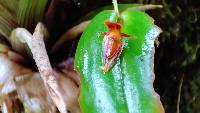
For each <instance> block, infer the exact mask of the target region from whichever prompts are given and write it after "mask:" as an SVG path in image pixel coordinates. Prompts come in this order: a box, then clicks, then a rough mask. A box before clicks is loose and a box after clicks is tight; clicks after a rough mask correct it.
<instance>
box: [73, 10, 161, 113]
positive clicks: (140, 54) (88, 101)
mask: <svg viewBox="0 0 200 113" xmlns="http://www.w3.org/2000/svg"><path fill="white" fill-rule="evenodd" d="M121 19H122V32H123V33H126V34H129V35H132V36H136V38H132V39H128V38H127V39H125V40H124V42H125V46H124V49H123V51H122V54H121V56H120V57H119V59H118V60H117V61H116V64H115V65H114V66H113V67H112V68H111V69H110V70H109V71H108V72H106V73H104V72H103V71H102V69H101V66H102V43H103V37H102V36H101V37H98V36H97V34H98V33H101V32H104V31H107V27H106V26H105V25H104V21H105V20H109V21H113V22H116V21H117V15H116V14H115V13H114V11H111V10H107V11H102V12H101V13H99V14H98V15H97V16H95V17H94V18H93V19H92V21H91V23H90V24H89V25H88V27H87V28H86V29H85V31H84V33H83V35H82V36H81V39H80V41H79V44H78V47H77V51H76V56H75V67H76V69H77V70H78V71H79V73H80V75H81V89H80V106H81V110H82V112H83V113H163V112H164V110H163V107H162V104H161V102H160V99H159V96H158V95H157V94H156V93H155V91H154V89H153V80H154V72H153V58H154V40H155V38H156V37H157V36H158V35H159V34H160V32H161V30H160V29H159V28H158V27H157V26H156V25H154V23H153V19H152V18H151V17H149V16H148V15H147V14H146V13H144V12H141V11H136V10H125V11H124V12H122V13H121Z"/></svg>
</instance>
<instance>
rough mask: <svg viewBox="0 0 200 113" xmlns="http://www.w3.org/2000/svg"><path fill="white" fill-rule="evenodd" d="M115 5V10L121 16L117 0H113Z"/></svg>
mask: <svg viewBox="0 0 200 113" xmlns="http://www.w3.org/2000/svg"><path fill="white" fill-rule="evenodd" d="M113 6H114V10H115V12H116V13H117V16H118V17H119V16H120V15H119V9H118V4H117V0H113Z"/></svg>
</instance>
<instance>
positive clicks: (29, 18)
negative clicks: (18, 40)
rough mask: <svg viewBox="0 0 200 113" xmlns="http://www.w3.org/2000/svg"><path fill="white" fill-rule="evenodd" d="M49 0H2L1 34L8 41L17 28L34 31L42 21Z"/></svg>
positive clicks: (0, 0) (0, 6) (0, 15)
mask: <svg viewBox="0 0 200 113" xmlns="http://www.w3.org/2000/svg"><path fill="white" fill-rule="evenodd" d="M47 3H48V0H0V34H1V35H3V36H4V37H5V38H6V39H7V40H9V41H12V40H10V39H9V36H10V33H11V31H12V30H13V29H14V28H16V27H25V28H27V29H28V30H30V31H32V30H34V28H35V26H36V24H37V23H38V22H40V21H42V18H43V16H44V12H45V8H46V5H47Z"/></svg>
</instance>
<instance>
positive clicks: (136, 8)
mask: <svg viewBox="0 0 200 113" xmlns="http://www.w3.org/2000/svg"><path fill="white" fill-rule="evenodd" d="M157 8H163V6H162V5H153V4H148V5H142V6H136V7H131V8H128V9H132V10H142V11H146V10H152V9H157Z"/></svg>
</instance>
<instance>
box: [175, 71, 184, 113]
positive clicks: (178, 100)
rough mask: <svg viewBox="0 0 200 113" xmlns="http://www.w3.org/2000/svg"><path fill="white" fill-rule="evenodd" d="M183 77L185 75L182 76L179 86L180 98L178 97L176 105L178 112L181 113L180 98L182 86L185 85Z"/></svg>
mask: <svg viewBox="0 0 200 113" xmlns="http://www.w3.org/2000/svg"><path fill="white" fill-rule="evenodd" d="M183 78H184V75H183V76H182V77H181V80H180V84H179V88H178V99H177V105H176V113H179V105H180V99H181V88H182V85H183Z"/></svg>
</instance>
